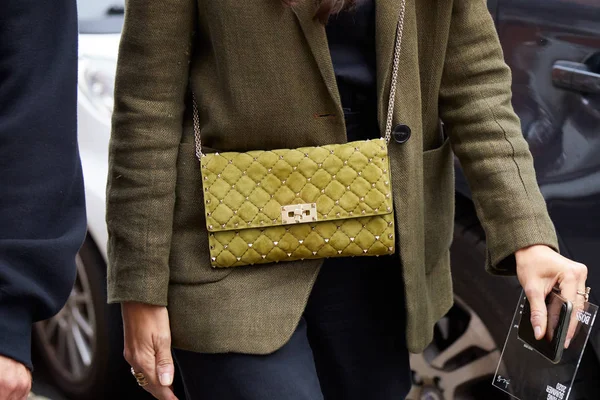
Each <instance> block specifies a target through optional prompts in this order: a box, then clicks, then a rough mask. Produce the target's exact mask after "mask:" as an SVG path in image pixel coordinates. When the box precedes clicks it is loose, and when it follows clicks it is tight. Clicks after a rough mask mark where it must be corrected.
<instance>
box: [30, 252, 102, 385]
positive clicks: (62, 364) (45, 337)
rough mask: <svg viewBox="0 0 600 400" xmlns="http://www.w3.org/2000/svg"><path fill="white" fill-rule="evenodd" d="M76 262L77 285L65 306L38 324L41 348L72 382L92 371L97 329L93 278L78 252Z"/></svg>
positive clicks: (52, 366)
mask: <svg viewBox="0 0 600 400" xmlns="http://www.w3.org/2000/svg"><path fill="white" fill-rule="evenodd" d="M76 264H77V278H76V280H75V285H74V286H73V289H72V291H71V294H70V296H69V299H68V300H67V303H66V304H65V306H64V307H63V309H62V310H61V311H60V312H59V313H58V314H56V315H55V316H54V317H52V318H50V319H48V320H46V321H43V322H39V323H37V324H36V325H35V330H36V334H37V338H38V341H39V343H40V345H41V346H40V347H41V351H43V352H44V356H45V358H46V360H47V362H48V363H49V367H50V368H52V369H54V371H56V372H57V373H58V374H60V375H61V376H62V377H63V378H64V379H65V380H67V381H69V382H72V383H77V382H81V381H82V380H83V379H84V378H85V377H86V376H87V375H88V374H89V372H90V369H91V367H92V363H93V356H94V354H95V332H96V315H95V312H94V302H93V297H92V291H91V286H90V281H89V279H88V276H87V273H86V271H85V266H84V264H83V261H82V259H81V257H80V256H79V255H77V258H76Z"/></svg>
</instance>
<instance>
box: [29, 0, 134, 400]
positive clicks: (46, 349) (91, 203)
mask: <svg viewBox="0 0 600 400" xmlns="http://www.w3.org/2000/svg"><path fill="white" fill-rule="evenodd" d="M78 7H79V32H80V35H79V84H78V96H79V99H78V110H77V112H78V130H79V149H80V153H81V162H82V165H83V175H84V178H85V194H86V206H87V218H88V236H87V239H86V241H85V243H84V245H83V248H82V249H81V251H80V253H79V255H78V258H77V272H78V274H77V281H76V283H75V287H74V288H73V291H72V293H71V296H70V298H69V300H68V302H67V304H66V306H65V307H64V308H63V310H62V311H61V312H60V313H59V314H58V315H57V316H55V317H54V318H52V319H50V320H48V321H45V322H42V323H39V324H37V325H36V329H35V335H34V337H35V345H36V349H35V350H36V354H38V355H39V356H40V357H41V358H42V360H43V361H44V363H45V364H46V365H45V367H46V368H44V369H45V370H47V372H48V373H49V374H50V375H51V379H52V382H51V383H52V384H54V385H55V386H56V387H57V388H58V389H60V390H62V391H63V392H64V393H65V394H66V395H67V396H68V397H69V398H72V399H86V400H88V399H90V400H91V399H96V398H106V397H105V396H107V395H108V394H109V393H107V392H106V391H105V390H104V389H106V388H111V389H114V391H113V393H115V394H118V396H117V397H116V398H134V397H132V396H126V397H122V396H124V395H125V392H127V391H128V390H129V389H131V388H133V389H135V387H134V386H135V385H133V383H135V381H132V377H131V376H130V375H129V373H128V371H127V366H126V364H125V362H124V361H123V356H122V354H123V344H122V343H123V339H122V338H123V335H122V328H121V324H120V320H121V318H120V309H119V307H118V306H117V305H111V306H109V305H107V304H106V243H107V230H106V223H105V219H104V216H105V212H104V210H105V200H106V196H105V190H106V177H107V172H108V142H109V137H110V123H111V122H110V119H111V114H112V108H113V91H114V79H115V70H116V61H117V52H118V46H119V39H120V32H121V28H122V25H123V10H124V8H123V7H124V5H123V0H78ZM134 393H135V397H136V398H138V397H144V398H145V396H144V393H143V391H141V390H139V389H138V390H136V391H135V392H134Z"/></svg>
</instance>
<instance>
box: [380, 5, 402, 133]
mask: <svg viewBox="0 0 600 400" xmlns="http://www.w3.org/2000/svg"><path fill="white" fill-rule="evenodd" d="M405 14H406V0H402V3H401V5H400V18H399V20H398V27H397V31H396V46H395V48H394V65H393V68H392V83H391V85H390V99H389V102H388V112H387V120H386V122H385V137H384V138H385V143H386V144H388V143H390V139H391V138H392V124H393V115H394V104H395V102H396V86H397V84H398V69H399V68H400V49H401V47H402V33H403V32H404V15H405Z"/></svg>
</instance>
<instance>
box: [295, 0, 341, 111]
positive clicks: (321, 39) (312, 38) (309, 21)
mask: <svg viewBox="0 0 600 400" xmlns="http://www.w3.org/2000/svg"><path fill="white" fill-rule="evenodd" d="M292 9H293V10H294V13H295V14H296V17H297V18H298V21H299V22H300V26H301V27H302V31H303V32H304V36H305V37H306V40H307V42H308V45H309V47H310V50H311V52H312V54H313V56H314V58H315V61H316V62H317V66H318V67H319V71H320V72H321V76H322V77H323V80H324V81H325V84H326V85H327V90H328V91H329V94H330V95H331V97H332V98H333V100H334V102H335V104H336V107H337V109H338V110H337V112H338V113H341V115H343V111H342V102H341V100H340V94H339V90H338V87H337V83H336V80H335V72H334V70H333V63H332V61H331V54H330V53H329V45H328V44H327V33H326V32H325V26H324V25H323V24H322V23H321V22H319V21H318V20H315V18H314V15H315V11H316V10H315V2H314V1H311V0H306V1H301V2H298V3H297V4H296V5H294V6H293V7H292Z"/></svg>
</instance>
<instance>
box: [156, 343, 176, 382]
mask: <svg viewBox="0 0 600 400" xmlns="http://www.w3.org/2000/svg"><path fill="white" fill-rule="evenodd" d="M155 359H156V374H157V375H158V380H159V382H160V384H161V386H167V387H169V386H171V385H172V384H173V375H174V374H175V366H174V365H173V356H172V355H171V346H170V345H169V344H168V343H159V344H158V345H157V348H156V358H155Z"/></svg>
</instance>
